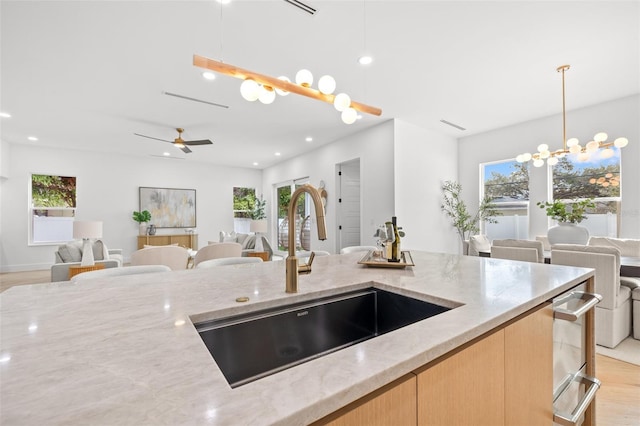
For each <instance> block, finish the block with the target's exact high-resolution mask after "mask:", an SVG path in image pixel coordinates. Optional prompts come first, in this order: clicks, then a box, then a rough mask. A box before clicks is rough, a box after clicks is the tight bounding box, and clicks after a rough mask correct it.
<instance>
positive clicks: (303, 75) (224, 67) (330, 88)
mask: <svg viewBox="0 0 640 426" xmlns="http://www.w3.org/2000/svg"><path fill="white" fill-rule="evenodd" d="M193 65H195V66H197V67H200V68H205V69H207V70H210V71H215V72H217V73H220V74H224V75H228V76H231V77H235V78H239V79H241V80H244V81H243V82H242V84H241V85H240V93H241V94H242V97H243V98H245V99H246V100H248V101H256V100H260V102H262V103H265V104H270V103H272V102H273V101H274V100H275V97H276V93H277V94H279V95H281V96H286V95H288V94H289V93H296V94H298V95H302V96H307V97H309V98H312V99H316V100H318V101H323V102H327V103H330V104H333V106H334V107H335V108H336V109H337V110H338V111H340V112H341V113H342V121H343V122H345V123H346V124H351V123H353V122H355V121H356V118H357V115H358V114H357V112H356V111H360V112H366V113H367V114H372V115H381V114H382V110H381V109H380V108H376V107H373V106H369V105H365V104H362V103H360V102H356V101H354V100H352V99H351V98H350V97H349V95H347V94H346V93H339V94H337V95H334V94H333V92H334V90H335V88H336V82H335V80H334V79H333V77H331V76H329V75H325V76H322V77H320V80H319V81H318V89H314V88H313V87H311V84H312V83H313V75H312V74H311V72H310V71H308V70H300V71H298V73H297V74H296V82H295V83H293V82H291V81H289V79H288V78H287V77H278V78H276V77H270V76H268V75H264V74H259V73H257V72H253V71H249V70H245V69H242V68H239V67H236V66H234V65H229V64H225V63H224V62H219V61H216V60H214V59H210V58H205V57H204V56H200V55H193Z"/></svg>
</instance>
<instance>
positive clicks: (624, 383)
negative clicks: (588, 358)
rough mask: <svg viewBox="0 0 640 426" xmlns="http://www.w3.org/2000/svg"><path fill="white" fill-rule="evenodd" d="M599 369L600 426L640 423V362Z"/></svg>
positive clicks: (41, 275)
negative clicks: (600, 382) (600, 383)
mask: <svg viewBox="0 0 640 426" xmlns="http://www.w3.org/2000/svg"><path fill="white" fill-rule="evenodd" d="M49 281H50V272H49V270H46V271H30V272H11V273H5V274H0V292H3V291H5V290H7V289H8V288H10V287H13V286H16V285H24V284H36V283H46V282H49ZM596 369H597V374H596V375H597V377H598V379H600V380H601V381H602V387H601V388H600V390H599V391H598V396H597V398H596V420H597V424H598V426H640V366H637V365H634V364H629V363H627V362H623V361H618V360H616V359H613V358H609V357H606V356H602V355H598V354H597V355H596Z"/></svg>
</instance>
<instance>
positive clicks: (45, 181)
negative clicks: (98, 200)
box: [30, 174, 76, 243]
mask: <svg viewBox="0 0 640 426" xmlns="http://www.w3.org/2000/svg"><path fill="white" fill-rule="evenodd" d="M30 198H31V211H30V223H31V242H32V243H57V242H66V241H70V240H72V239H73V218H74V216H75V209H76V178H75V177H73V176H55V175H40V174H32V175H31V194H30Z"/></svg>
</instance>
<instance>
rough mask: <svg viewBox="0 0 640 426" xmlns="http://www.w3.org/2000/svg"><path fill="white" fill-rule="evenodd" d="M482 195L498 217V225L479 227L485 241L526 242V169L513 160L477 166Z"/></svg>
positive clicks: (527, 189)
mask: <svg viewBox="0 0 640 426" xmlns="http://www.w3.org/2000/svg"><path fill="white" fill-rule="evenodd" d="M480 173H481V174H482V176H481V181H482V182H483V194H481V195H482V197H484V196H489V197H490V198H491V201H492V203H493V204H495V205H496V206H497V210H498V211H499V212H500V213H502V216H498V217H496V220H497V221H498V223H484V224H481V228H482V230H483V231H482V232H483V233H484V234H486V235H487V237H488V238H489V240H494V239H503V238H516V239H528V238H529V169H528V168H527V164H526V163H518V162H517V161H514V160H508V161H497V162H493V163H485V164H481V165H480Z"/></svg>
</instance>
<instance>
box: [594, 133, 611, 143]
mask: <svg viewBox="0 0 640 426" xmlns="http://www.w3.org/2000/svg"><path fill="white" fill-rule="evenodd" d="M607 137H608V135H607V134H606V133H605V132H600V133H596V135H595V136H594V137H593V140H594V141H596V142H604V141H606V140H607Z"/></svg>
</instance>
